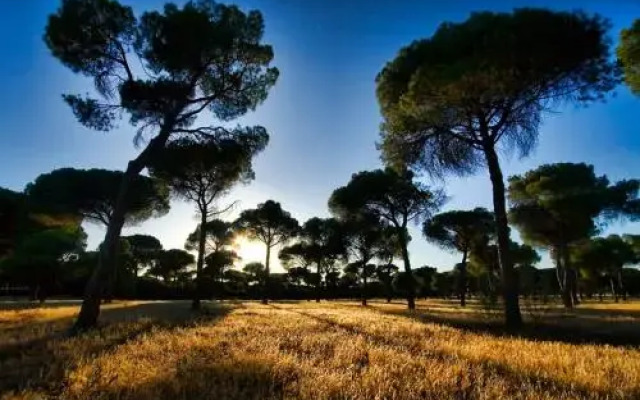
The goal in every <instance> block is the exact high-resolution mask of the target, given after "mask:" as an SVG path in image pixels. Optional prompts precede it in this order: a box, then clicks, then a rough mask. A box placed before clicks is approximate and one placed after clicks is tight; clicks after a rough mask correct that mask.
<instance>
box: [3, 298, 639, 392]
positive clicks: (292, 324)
mask: <svg viewBox="0 0 640 400" xmlns="http://www.w3.org/2000/svg"><path fill="white" fill-rule="evenodd" d="M3 308H4V309H0V389H1V390H2V393H3V394H2V399H42V398H64V399H154V400H155V399H532V400H533V399H637V398H640V347H638V342H637V341H638V340H639V339H638V338H639V337H640V329H639V327H640V303H639V302H629V303H624V304H604V305H601V304H585V305H582V306H581V307H580V308H579V309H578V310H576V311H574V312H571V313H567V312H565V311H563V310H561V309H559V308H554V307H544V308H543V307H540V306H538V305H536V306H532V307H530V308H528V309H527V307H526V305H525V309H526V310H527V311H528V312H529V314H528V319H529V320H530V324H529V325H528V327H527V328H526V329H524V330H522V331H519V332H513V333H511V334H505V333H504V332H503V331H502V329H500V328H499V326H498V323H497V318H498V316H497V315H496V313H495V312H493V311H491V310H485V309H484V308H482V307H480V306H479V305H478V304H472V305H471V307H469V308H468V309H466V310H461V309H460V308H459V307H457V306H456V305H455V304H454V303H453V302H446V301H427V302H421V303H419V307H418V310H417V312H415V313H412V314H408V313H407V312H405V311H404V305H403V304H399V303H398V304H393V303H392V304H384V303H378V302H374V303H373V304H372V305H371V306H370V307H368V308H362V307H360V306H358V305H356V304H355V303H348V302H323V303H321V304H315V303H310V302H299V303H296V302H286V303H273V304H271V305H268V306H263V305H259V304H256V303H250V302H246V303H232V304H227V305H224V306H219V305H217V306H212V305H209V306H208V308H207V310H208V312H207V313H205V314H204V315H197V316H196V315H193V314H191V313H190V312H189V307H188V303H185V302H164V303H162V302H153V303H148V302H147V303H145V302H129V303H124V302H123V303H115V304H113V305H110V306H108V307H106V308H105V310H104V312H103V322H104V325H103V327H102V328H101V329H98V330H96V331H93V332H90V333H87V334H84V335H82V336H80V337H77V338H73V339H69V338H65V337H64V332H65V329H66V328H67V327H68V326H69V324H70V322H71V320H72V317H73V316H74V314H75V313H76V312H77V307H76V306H69V305H55V304H54V305H50V306H48V307H46V308H28V307H21V308H19V309H16V306H15V305H10V306H6V305H5V306H3Z"/></svg>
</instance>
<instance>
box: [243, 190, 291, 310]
mask: <svg viewBox="0 0 640 400" xmlns="http://www.w3.org/2000/svg"><path fill="white" fill-rule="evenodd" d="M235 226H236V227H237V229H238V233H239V234H240V235H245V236H246V237H247V238H249V239H250V240H259V241H261V242H262V243H264V244H265V245H266V247H267V255H266V258H265V264H264V265H265V279H264V283H263V297H262V303H263V304H267V303H268V301H269V300H268V299H269V293H268V281H269V272H270V269H269V262H270V261H271V260H270V259H271V249H272V248H273V247H275V246H279V245H283V244H285V243H287V242H288V241H289V240H291V239H292V238H293V237H294V236H296V235H297V234H298V232H299V229H300V227H299V225H298V221H297V220H296V219H295V218H293V217H292V216H291V214H290V213H288V212H286V211H284V210H283V209H282V207H281V206H280V203H277V202H275V201H273V200H267V201H265V202H264V203H261V204H258V207H257V208H255V209H252V210H244V211H243V212H242V213H240V216H239V217H238V219H237V220H236V221H235Z"/></svg>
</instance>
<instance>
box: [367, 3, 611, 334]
mask: <svg viewBox="0 0 640 400" xmlns="http://www.w3.org/2000/svg"><path fill="white" fill-rule="evenodd" d="M608 28H609V23H608V21H607V20H605V19H603V18H602V17H600V16H598V15H588V14H586V13H583V12H559V11H551V10H545V9H534V8H521V9H516V10H514V11H513V12H511V13H494V12H476V13H473V14H471V16H470V17H469V18H468V19H467V20H465V21H463V22H459V23H451V22H447V23H443V24H441V25H440V27H439V28H438V29H437V30H436V32H435V33H434V34H433V35H432V36H431V37H430V38H426V39H421V40H416V41H414V42H413V43H412V44H410V45H409V46H407V47H405V48H403V49H401V50H400V52H399V53H398V56H397V57H396V58H395V59H394V60H392V61H391V62H388V63H387V65H386V66H385V67H384V68H383V69H382V71H381V72H380V73H379V74H378V76H377V78H376V83H377V96H378V102H379V104H380V108H381V111H382V115H383V117H384V122H383V124H382V129H381V136H382V140H381V143H380V149H381V150H382V157H383V159H384V160H385V161H386V163H387V164H389V165H392V166H394V167H395V168H396V169H401V168H407V167H409V168H413V169H418V170H424V171H426V172H428V173H429V174H431V175H436V176H443V175H444V174H446V173H453V174H457V175H466V174H469V173H473V172H476V171H477V170H479V169H481V168H483V167H485V166H486V167H487V168H488V170H489V176H490V179H491V183H492V188H493V207H494V210H493V211H494V213H495V215H496V231H497V239H498V243H497V244H498V253H499V261H500V267H501V272H502V279H503V284H502V289H503V297H504V304H505V320H506V322H507V324H509V325H510V326H519V325H520V324H522V317H521V315H520V309H519V304H518V291H517V281H516V276H515V273H514V271H513V265H512V262H511V260H509V251H508V247H509V229H508V224H507V215H506V204H505V196H504V192H505V189H504V178H503V176H502V170H501V167H500V161H499V158H498V152H497V149H501V150H502V151H503V152H514V151H515V152H516V153H518V154H519V155H520V156H526V155H528V154H529V152H530V151H531V149H533V147H534V146H535V144H536V142H537V138H538V127H539V125H540V121H541V118H542V115H543V113H544V112H546V111H551V110H553V109H554V108H555V107H557V106H559V105H560V104H563V103H567V102H577V103H583V104H584V103H588V102H590V101H593V100H599V99H603V98H604V96H605V94H606V93H607V92H609V91H611V90H612V89H613V88H614V87H615V86H616V84H617V83H618V81H619V69H618V67H617V64H616V63H615V62H614V61H613V60H612V59H611V57H610V40H609V39H608V37H607V36H606V35H607V30H608ZM549 43H553V46H550V45H549Z"/></svg>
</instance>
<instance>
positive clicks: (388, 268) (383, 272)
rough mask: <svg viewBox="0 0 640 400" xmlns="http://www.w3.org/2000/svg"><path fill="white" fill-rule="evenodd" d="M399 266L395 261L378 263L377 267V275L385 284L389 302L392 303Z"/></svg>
mask: <svg viewBox="0 0 640 400" xmlns="http://www.w3.org/2000/svg"><path fill="white" fill-rule="evenodd" d="M398 270H399V268H398V266H397V265H395V264H393V263H384V264H378V266H377V267H376V277H377V278H378V280H379V281H380V282H382V284H383V285H384V290H385V292H386V296H387V303H391V298H392V297H393V285H392V283H393V278H394V276H395V275H396V274H397V273H398Z"/></svg>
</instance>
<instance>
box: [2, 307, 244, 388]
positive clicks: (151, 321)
mask: <svg viewBox="0 0 640 400" xmlns="http://www.w3.org/2000/svg"><path fill="white" fill-rule="evenodd" d="M189 306H190V303H189V302H153V303H139V304H134V305H131V306H128V307H118V308H107V309H104V310H103V311H102V313H101V317H100V319H101V324H100V327H99V328H97V329H94V330H90V331H87V332H85V333H83V334H80V335H78V336H76V337H73V338H67V337H65V332H66V329H67V328H68V327H69V324H70V322H71V321H72V317H66V318H59V319H55V320H52V321H49V322H38V323H33V322H32V321H25V323H24V325H22V327H21V328H22V331H20V327H12V328H10V329H11V332H7V331H5V330H2V329H0V337H5V338H9V339H12V340H8V341H7V342H8V344H7V343H3V344H0V370H1V371H2V373H1V374H0V394H1V393H6V392H8V391H22V390H26V389H30V390H33V389H37V390H43V391H45V392H46V393H48V394H52V395H55V394H56V393H58V392H59V391H60V390H61V388H62V386H63V384H64V383H63V380H64V377H65V372H66V371H67V370H69V369H71V368H73V366H74V365H75V364H77V362H79V361H80V360H82V359H86V358H94V357H98V356H100V354H103V353H105V352H108V351H110V350H112V349H114V348H115V347H117V346H119V345H122V344H124V343H127V342H129V341H131V340H135V339H136V338H138V337H140V336H141V335H143V334H145V333H147V332H150V331H152V330H157V329H163V330H164V329H175V328H181V327H189V326H193V325H196V324H198V323H205V322H206V323H212V322H214V321H217V320H219V319H221V318H222V317H224V316H225V315H226V314H227V313H228V312H229V311H230V310H231V307H226V306H215V307H206V308H205V309H204V310H203V312H201V313H194V312H192V311H191V310H190V308H189ZM7 334H9V335H11V336H13V337H9V336H6V335H7ZM20 336H21V337H20Z"/></svg>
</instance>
